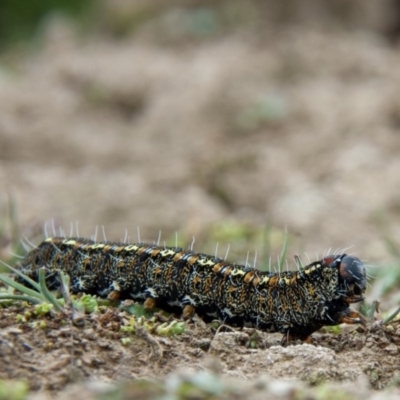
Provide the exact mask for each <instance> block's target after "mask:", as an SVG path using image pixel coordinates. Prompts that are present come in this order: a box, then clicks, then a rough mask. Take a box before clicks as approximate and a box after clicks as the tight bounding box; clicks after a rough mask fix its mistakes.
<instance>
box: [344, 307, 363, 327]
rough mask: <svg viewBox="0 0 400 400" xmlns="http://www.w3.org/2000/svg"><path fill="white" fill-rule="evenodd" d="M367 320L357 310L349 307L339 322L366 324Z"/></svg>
mask: <svg viewBox="0 0 400 400" xmlns="http://www.w3.org/2000/svg"><path fill="white" fill-rule="evenodd" d="M366 322H367V320H366V319H365V318H364V317H363V316H362V315H361V314H360V313H358V312H357V311H355V310H352V309H351V308H349V309H348V310H347V311H346V312H344V313H343V314H342V315H341V316H340V317H339V319H338V323H339V324H362V325H365V324H366Z"/></svg>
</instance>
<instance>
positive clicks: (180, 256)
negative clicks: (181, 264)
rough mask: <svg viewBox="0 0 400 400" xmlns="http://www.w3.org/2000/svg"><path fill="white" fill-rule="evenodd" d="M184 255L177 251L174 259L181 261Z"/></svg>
mask: <svg viewBox="0 0 400 400" xmlns="http://www.w3.org/2000/svg"><path fill="white" fill-rule="evenodd" d="M172 254H174V253H172ZM172 254H171V255H172ZM183 255H184V254H183V253H182V252H181V251H180V252H179V253H175V255H174V258H173V260H174V261H179V260H180V259H181V258H182V257H183Z"/></svg>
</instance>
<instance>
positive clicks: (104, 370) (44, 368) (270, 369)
mask: <svg viewBox="0 0 400 400" xmlns="http://www.w3.org/2000/svg"><path fill="white" fill-rule="evenodd" d="M27 311H29V310H27V309H26V307H24V308H21V307H20V308H19V309H18V307H14V308H7V309H4V310H3V311H2V313H1V317H0V328H1V332H0V352H1V360H2V364H3V366H2V368H1V371H0V378H1V379H21V378H23V379H24V380H25V381H26V382H27V383H28V384H29V388H30V389H31V390H32V391H33V395H32V397H31V398H33V399H47V398H68V396H70V395H71V393H74V391H75V394H74V397H75V398H76V399H77V400H78V399H87V396H88V395H89V394H90V395H91V396H93V398H97V397H95V396H96V395H99V393H101V391H102V390H106V392H107V390H108V391H110V390H111V383H115V382H127V381H131V380H138V379H141V378H145V379H147V380H151V379H153V380H155V381H156V379H159V378H160V377H165V376H170V377H172V376H175V378H176V377H179V376H183V377H185V376H186V377H190V376H191V375H190V374H193V376H196V375H197V374H198V373H199V372H200V371H201V372H203V373H204V371H208V372H209V373H210V374H214V375H215V377H223V379H224V380H225V381H228V382H229V380H231V381H232V382H235V384H234V386H233V387H235V385H236V389H237V390H239V389H240V388H241V387H240V386H239V385H238V382H240V381H242V382H243V384H244V385H250V386H248V390H249V391H248V392H247V393H246V397H247V396H249V397H248V398H250V397H251V398H252V396H251V393H252V392H254V391H256V392H257V391H259V395H261V394H262V393H264V395H266V394H267V393H268V392H269V391H270V390H271V387H270V385H271V383H272V382H275V384H276V382H282V384H283V385H284V387H286V386H285V383H284V382H285V380H286V381H289V382H292V384H291V385H289V387H288V388H290V390H289V391H288V388H286V389H285V390H284V391H283V392H282V393H281V394H280V395H279V396H278V398H293V397H290V396H289V394H290V393H291V392H292V391H293V390H300V389H299V388H302V390H304V389H303V386H301V385H302V384H301V383H300V381H303V382H305V383H306V384H307V385H309V386H318V385H321V384H325V386H326V384H327V383H331V382H334V383H335V384H336V386H332V387H336V390H337V387H338V386H337V385H338V384H339V388H341V390H345V391H346V393H348V396H350V397H349V398H357V399H358V398H360V399H361V398H365V394H366V393H368V390H369V388H372V389H382V388H387V387H390V388H391V390H392V391H393V390H397V389H396V387H397V386H398V384H399V379H400V375H399V347H398V346H399V344H400V325H399V324H398V323H395V324H393V325H389V326H386V327H383V326H382V325H381V324H379V323H372V324H370V325H369V326H368V327H358V328H354V327H352V329H345V330H344V331H343V332H342V333H340V334H336V335H334V334H332V333H327V332H326V333H323V332H319V333H317V334H314V337H313V340H314V341H313V344H294V345H290V346H287V347H282V346H281V345H280V344H279V342H280V335H277V334H266V333H262V332H258V331H255V330H253V329H249V328H248V329H246V328H244V329H243V330H237V329H232V328H229V327H228V328H227V329H226V330H225V331H224V330H223V329H221V328H220V329H219V330H217V331H216V330H215V329H213V328H212V327H211V326H210V325H206V324H205V323H204V322H202V321H201V320H198V319H197V320H196V319H195V321H194V322H191V323H189V322H188V323H187V324H186V330H185V332H184V333H183V334H182V335H178V336H175V337H162V336H157V335H154V334H151V333H149V332H147V331H146V330H144V329H143V330H140V329H138V330H137V331H136V332H135V334H131V335H129V334H128V335H127V333H123V332H121V331H120V326H121V325H123V324H124V319H125V320H126V319H129V315H128V314H127V313H126V312H125V311H121V310H118V309H115V308H108V309H107V310H106V311H103V312H102V313H99V314H91V315H89V316H87V317H86V318H85V319H84V320H83V321H81V323H80V324H79V326H76V325H74V324H72V323H71V321H70V320H69V321H68V320H67V321H68V322H65V321H66V319H65V316H58V317H48V318H42V319H39V321H42V322H44V321H45V322H46V327H43V326H42V327H39V325H35V326H34V325H33V324H32V322H34V321H35V319H34V318H33V319H32V320H31V321H30V322H23V323H19V324H16V323H15V317H16V315H17V314H21V313H22V314H24V315H25V313H26V312H27ZM127 336H129V337H131V339H132V341H131V343H129V344H128V345H123V344H122V342H121V338H123V337H127ZM211 376H212V375H211ZM170 379H171V378H170ZM176 379H177V378H176ZM82 382H83V383H82ZM85 382H86V383H85ZM90 382H91V383H90ZM96 382H97V384H96ZM257 382H258V384H256V383H257ZM262 382H263V384H262V387H261V388H260V387H258V386H259V385H260V384H261V383H262ZM346 382H347V383H348V386H347V388H346V386H344V388H346V389H344V388H343V387H342V386H340V384H341V383H346ZM101 383H103V384H105V383H107V384H108V385H110V386H107V385H106V386H102V385H101ZM349 383H352V384H353V386H354V385H356V386H357V390H353V391H352V390H351V388H352V386H351V385H350V384H349ZM251 385H253V387H252V386H251ZM303 385H304V383H303ZM264 386H265V387H264ZM65 387H67V389H66V390H65ZM257 387H258V389H257ZM77 388H80V389H79V390H78V389H77ZM203 389H204V388H203ZM241 389H243V388H241ZM132 390H133V393H135V390H137V388H136V389H135V388H134V387H132ZM35 392H37V393H36V394H35ZM56 393H58V395H57V397H54V396H55V394H56ZM387 393H388V392H385V396H386V395H387ZM396 393H398V392H396ZM148 395H149V396H150V397H149V398H152V397H151V393H150V394H149V393H148ZM202 395H203V396H205V395H206V393H203V394H202ZM243 395H244V394H243V392H240V391H239V392H238V393H236V396H239V397H235V396H234V395H233V393H231V394H230V396H228V398H242V396H243ZM126 396H127V397H122V398H138V397H135V396H134V395H133V394H131V395H129V391H128V394H126ZM129 396H132V397H129ZM313 396H316V397H312V398H319V397H318V394H317V393H315V392H314V394H313ZM359 396H360V397H359ZM361 396H362V397H361ZM370 396H372V394H368V398H370ZM139 398H147V397H139ZM188 398H192V397H190V396H189V397H188ZM196 398H207V397H202V396H200V397H196ZM321 398H324V397H321Z"/></svg>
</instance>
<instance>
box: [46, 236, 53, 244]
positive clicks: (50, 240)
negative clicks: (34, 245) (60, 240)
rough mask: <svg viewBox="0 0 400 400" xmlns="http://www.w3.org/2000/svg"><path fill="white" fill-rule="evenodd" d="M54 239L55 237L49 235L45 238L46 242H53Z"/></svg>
mask: <svg viewBox="0 0 400 400" xmlns="http://www.w3.org/2000/svg"><path fill="white" fill-rule="evenodd" d="M52 241H53V238H51V237H49V238H47V239H46V240H45V242H46V243H51V242H52Z"/></svg>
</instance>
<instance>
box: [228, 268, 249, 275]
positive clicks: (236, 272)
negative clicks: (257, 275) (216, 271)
mask: <svg viewBox="0 0 400 400" xmlns="http://www.w3.org/2000/svg"><path fill="white" fill-rule="evenodd" d="M231 275H232V276H236V275H246V272H244V271H242V270H241V269H238V268H235V269H234V270H233V271H232V272H231Z"/></svg>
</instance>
